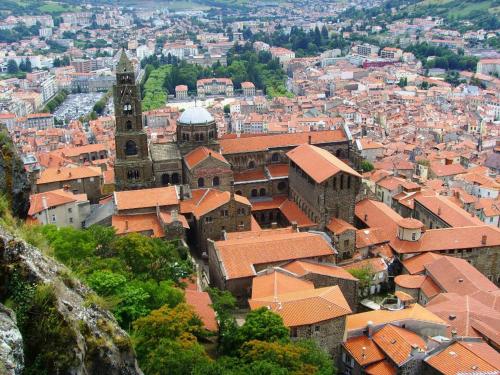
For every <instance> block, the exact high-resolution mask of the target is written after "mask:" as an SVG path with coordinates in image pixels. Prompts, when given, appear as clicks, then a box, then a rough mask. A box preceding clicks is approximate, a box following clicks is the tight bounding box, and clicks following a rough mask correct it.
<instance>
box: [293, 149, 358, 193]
mask: <svg viewBox="0 0 500 375" xmlns="http://www.w3.org/2000/svg"><path fill="white" fill-rule="evenodd" d="M286 155H287V156H288V158H289V159H290V160H292V161H293V162H294V163H296V164H297V165H298V166H299V167H300V168H301V169H302V170H303V171H304V172H305V173H307V174H308V175H309V176H310V177H311V178H312V179H313V180H314V181H316V182H317V183H318V184H319V183H322V182H324V181H325V180H327V179H328V178H330V177H332V176H334V175H336V174H337V173H339V172H344V173H347V174H350V175H353V176H356V177H361V175H360V174H359V173H358V172H356V171H355V170H354V169H352V168H351V167H349V166H348V165H347V164H345V163H344V162H343V161H341V160H340V159H338V158H337V157H335V156H334V155H332V154H331V153H330V152H329V151H327V150H324V149H322V148H319V147H316V146H312V145H309V144H303V145H300V146H298V147H297V148H294V149H293V150H292V151H289V152H288V153H287V154H286Z"/></svg>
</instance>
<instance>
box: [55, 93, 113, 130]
mask: <svg viewBox="0 0 500 375" xmlns="http://www.w3.org/2000/svg"><path fill="white" fill-rule="evenodd" d="M103 95H104V93H102V92H93V93H88V94H87V93H85V94H83V93H82V94H70V95H68V97H67V98H66V100H65V101H64V102H63V103H62V104H61V105H60V106H59V107H58V108H57V109H56V110H55V112H54V117H55V118H56V120H62V121H65V123H69V122H70V121H72V120H75V119H78V118H80V117H81V116H85V115H87V114H88V113H90V112H91V111H92V108H93V107H94V104H95V103H96V102H97V101H98V100H99V99H100V98H101V97H102V96H103Z"/></svg>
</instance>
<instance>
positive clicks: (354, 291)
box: [302, 273, 358, 313]
mask: <svg viewBox="0 0 500 375" xmlns="http://www.w3.org/2000/svg"><path fill="white" fill-rule="evenodd" d="M302 278H303V279H305V280H308V281H311V282H312V283H313V284H314V287H315V288H323V287H327V286H334V285H338V286H339V288H340V290H341V291H342V294H343V295H344V297H345V299H346V301H347V303H349V306H350V307H351V310H352V312H353V313H355V312H356V310H357V306H358V281H354V280H346V279H340V278H338V277H332V276H326V275H320V274H317V273H308V274H306V275H304V276H303V277H302Z"/></svg>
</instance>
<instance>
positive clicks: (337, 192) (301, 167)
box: [287, 144, 361, 229]
mask: <svg viewBox="0 0 500 375" xmlns="http://www.w3.org/2000/svg"><path fill="white" fill-rule="evenodd" d="M287 156H288V157H289V159H290V168H289V177H288V178H289V184H290V192H289V197H290V200H292V201H294V202H295V203H297V205H298V206H299V207H300V208H301V209H302V211H304V212H305V213H306V215H307V216H308V217H309V218H310V219H311V220H312V221H314V222H315V223H318V226H319V228H320V229H324V228H325V227H326V225H327V224H328V223H329V222H330V220H331V219H332V218H339V219H342V220H344V221H346V222H348V223H353V222H354V206H355V199H356V196H357V194H358V191H359V189H360V187H361V175H360V174H359V173H358V172H356V171H355V170H354V169H352V168H351V167H349V166H348V165H347V164H345V163H344V162H342V161H341V160H339V159H338V158H337V157H335V156H334V155H332V154H331V153H330V152H328V151H326V150H324V149H321V148H319V147H316V146H312V145H309V144H304V145H301V146H299V147H297V148H295V149H293V150H292V151H289V152H288V153H287Z"/></svg>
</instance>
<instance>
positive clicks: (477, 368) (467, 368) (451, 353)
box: [425, 342, 500, 375]
mask: <svg viewBox="0 0 500 375" xmlns="http://www.w3.org/2000/svg"><path fill="white" fill-rule="evenodd" d="M476 345H477V344H476ZM484 345H486V346H487V344H484ZM481 348H482V349H483V350H488V349H487V348H486V347H482V346H481ZM488 351H489V350H488ZM495 357H496V361H498V356H495ZM490 361H491V360H490ZM425 362H427V364H428V365H430V366H431V367H433V368H435V369H436V370H438V371H439V372H440V373H441V374H445V375H456V374H461V373H475V374H479V373H482V374H498V372H499V370H500V367H499V366H498V362H497V363H496V364H495V365H492V364H490V363H489V362H488V361H486V360H484V359H483V358H482V356H481V353H480V351H478V350H474V349H472V348H471V347H470V346H469V344H468V343H465V342H454V343H453V344H451V345H450V346H448V347H447V348H445V349H443V350H442V351H440V352H439V353H437V354H434V355H432V356H430V357H428V358H426V359H425Z"/></svg>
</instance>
